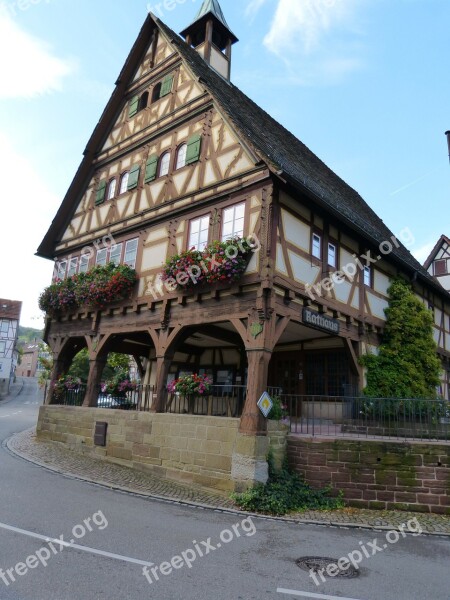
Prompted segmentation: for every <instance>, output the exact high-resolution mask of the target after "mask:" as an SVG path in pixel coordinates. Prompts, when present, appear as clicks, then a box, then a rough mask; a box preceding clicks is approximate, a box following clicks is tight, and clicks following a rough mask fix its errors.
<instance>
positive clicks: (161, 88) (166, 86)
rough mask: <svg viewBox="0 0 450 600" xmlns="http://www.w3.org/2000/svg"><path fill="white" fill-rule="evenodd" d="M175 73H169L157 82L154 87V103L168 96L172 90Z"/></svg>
mask: <svg viewBox="0 0 450 600" xmlns="http://www.w3.org/2000/svg"><path fill="white" fill-rule="evenodd" d="M172 86H173V75H167V76H166V77H164V79H163V80H162V81H160V82H159V83H157V84H156V85H155V87H154V88H153V94H152V103H153V102H156V101H157V100H159V99H160V98H164V96H168V95H169V94H170V92H171V91H172Z"/></svg>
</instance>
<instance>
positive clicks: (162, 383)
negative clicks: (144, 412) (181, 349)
mask: <svg viewBox="0 0 450 600" xmlns="http://www.w3.org/2000/svg"><path fill="white" fill-rule="evenodd" d="M172 360H173V356H167V355H166V356H157V357H156V396H155V397H154V400H153V406H152V408H151V412H157V413H161V412H165V409H166V404H167V377H168V375H169V369H170V365H171V364H172Z"/></svg>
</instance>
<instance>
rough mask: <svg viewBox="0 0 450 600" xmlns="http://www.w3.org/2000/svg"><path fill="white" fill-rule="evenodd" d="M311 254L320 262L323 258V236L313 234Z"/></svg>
mask: <svg viewBox="0 0 450 600" xmlns="http://www.w3.org/2000/svg"><path fill="white" fill-rule="evenodd" d="M311 254H312V255H313V256H314V258H318V259H319V260H320V259H321V258H322V236H320V235H319V234H318V233H313V234H312V240H311Z"/></svg>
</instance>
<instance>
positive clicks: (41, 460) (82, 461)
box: [7, 430, 450, 536]
mask: <svg viewBox="0 0 450 600" xmlns="http://www.w3.org/2000/svg"><path fill="white" fill-rule="evenodd" d="M7 447H8V448H9V450H10V451H11V452H13V453H14V454H16V455H18V456H20V457H22V458H24V459H25V460H28V461H30V462H33V463H35V464H37V465H40V466H42V467H44V468H46V469H50V470H51V471H54V472H57V473H61V474H64V475H66V476H70V477H75V478H78V479H81V480H84V481H88V482H91V483H96V484H99V485H102V486H105V487H108V488H111V489H117V490H121V491H125V492H129V493H134V494H140V495H142V496H148V497H149V498H157V499H162V500H168V501H172V502H180V503H183V504H190V505H194V506H200V507H208V508H212V509H216V510H237V507H236V505H235V504H234V502H233V501H232V500H231V499H230V498H228V497H227V496H226V495H223V494H219V493H216V492H214V491H212V490H205V489H203V488H200V487H194V486H185V485H181V484H179V483H175V482H172V481H169V480H164V479H159V478H158V477H155V476H153V475H149V474H146V473H143V472H141V471H138V470H135V469H131V468H128V467H124V466H121V465H117V464H112V463H110V462H106V461H104V460H101V459H94V458H91V457H88V456H84V455H83V454H80V453H77V452H75V451H73V450H70V449H69V448H66V447H64V446H63V445H62V444H59V443H57V442H38V441H37V440H36V437H35V435H34V431H33V430H28V431H25V432H22V433H20V434H17V435H15V436H13V437H12V438H10V439H9V440H8V443H7ZM414 517H416V518H417V519H418V520H419V522H420V524H421V527H422V529H423V531H424V532H426V533H428V534H431V535H446V536H450V517H447V516H441V515H433V514H429V513H427V514H421V513H412V512H398V511H374V510H364V509H356V508H346V509H342V510H336V511H327V512H320V511H306V512H302V513H298V514H295V515H290V516H289V517H287V518H285V519H287V520H292V521H295V522H297V523H317V524H321V525H331V526H337V527H361V528H374V529H395V528H398V527H399V526H400V525H402V524H403V523H406V522H407V521H408V520H409V519H411V518H414Z"/></svg>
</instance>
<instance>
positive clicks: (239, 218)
mask: <svg viewBox="0 0 450 600" xmlns="http://www.w3.org/2000/svg"><path fill="white" fill-rule="evenodd" d="M244 223H245V202H242V203H241V204H235V205H234V206H230V207H229V208H225V209H224V211H223V223H222V241H223V242H226V241H227V240H229V239H231V238H234V237H243V235H244Z"/></svg>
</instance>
